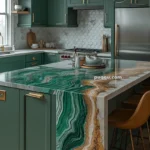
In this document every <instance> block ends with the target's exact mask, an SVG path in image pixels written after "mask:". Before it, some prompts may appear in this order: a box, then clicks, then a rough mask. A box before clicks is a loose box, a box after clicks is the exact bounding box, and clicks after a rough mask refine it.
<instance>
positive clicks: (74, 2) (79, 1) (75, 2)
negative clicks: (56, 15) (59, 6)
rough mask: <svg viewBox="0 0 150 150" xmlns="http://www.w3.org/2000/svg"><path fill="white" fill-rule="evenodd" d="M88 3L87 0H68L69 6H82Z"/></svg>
mask: <svg viewBox="0 0 150 150" xmlns="http://www.w3.org/2000/svg"><path fill="white" fill-rule="evenodd" d="M85 3H86V0H68V6H70V7H72V6H82V5H84V4H85Z"/></svg>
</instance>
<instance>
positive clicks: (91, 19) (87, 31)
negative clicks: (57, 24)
mask: <svg viewBox="0 0 150 150" xmlns="http://www.w3.org/2000/svg"><path fill="white" fill-rule="evenodd" d="M103 13H104V12H103V10H78V23H79V26H78V27H76V28H50V27H49V28H33V29H32V30H33V32H35V33H36V36H37V40H44V41H46V42H55V44H56V47H57V48H73V47H74V46H76V47H80V48H95V49H100V48H102V36H103V34H105V35H108V36H109V37H110V36H111V29H106V28H104V14H103ZM17 22H18V21H17V16H15V17H14V23H15V26H14V28H15V30H14V32H15V37H14V42H15V46H16V48H17V49H20V48H21V49H22V48H27V42H26V34H27V32H28V31H29V29H27V28H18V27H17ZM109 39H110V38H109Z"/></svg>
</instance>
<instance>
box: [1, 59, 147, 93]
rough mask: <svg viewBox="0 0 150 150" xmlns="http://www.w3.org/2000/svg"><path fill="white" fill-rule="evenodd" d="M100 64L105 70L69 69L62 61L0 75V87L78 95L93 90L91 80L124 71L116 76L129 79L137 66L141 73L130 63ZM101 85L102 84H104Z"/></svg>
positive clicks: (108, 61) (107, 61) (133, 63)
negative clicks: (67, 92)
mask: <svg viewBox="0 0 150 150" xmlns="http://www.w3.org/2000/svg"><path fill="white" fill-rule="evenodd" d="M103 61H104V62H105V63H106V66H107V67H106V68H105V69H95V70H93V69H74V68H72V65H71V61H68V60H66V61H62V62H58V63H52V64H48V65H41V66H37V67H31V68H25V69H21V70H16V71H11V72H5V73H0V85H3V86H8V87H13V88H19V89H25V90H30V91H35V92H43V93H50V92H51V91H53V90H63V91H69V92H77V93H82V92H83V91H84V90H86V89H91V88H93V87H95V86H96V83H95V82H96V80H94V77H95V76H98V77H102V76H108V75H111V76H115V75H117V73H118V72H119V71H123V70H125V69H126V70H127V69H128V70H127V72H125V73H124V74H123V73H121V72H119V73H118V75H119V74H120V75H123V76H127V75H129V76H133V75H132V72H131V71H130V69H132V71H133V69H137V67H138V66H139V67H140V68H139V69H141V66H140V65H138V64H140V63H143V62H140V61H131V60H111V59H103ZM146 64H147V65H146ZM145 65H146V66H147V67H148V65H149V62H145ZM143 71H144V70H143ZM130 74H131V75H130ZM141 74H142V73H141ZM129 76H128V78H129ZM86 81H88V82H86ZM101 81H102V82H106V80H101ZM107 81H108V82H107V84H108V86H109V83H110V81H114V79H109V80H107ZM117 81H119V80H117ZM123 81H124V80H123ZM126 81H127V80H126ZM93 83H95V84H93ZM115 84H116V83H115ZM111 85H112V84H110V88H111V87H112V86H111ZM103 88H105V87H103Z"/></svg>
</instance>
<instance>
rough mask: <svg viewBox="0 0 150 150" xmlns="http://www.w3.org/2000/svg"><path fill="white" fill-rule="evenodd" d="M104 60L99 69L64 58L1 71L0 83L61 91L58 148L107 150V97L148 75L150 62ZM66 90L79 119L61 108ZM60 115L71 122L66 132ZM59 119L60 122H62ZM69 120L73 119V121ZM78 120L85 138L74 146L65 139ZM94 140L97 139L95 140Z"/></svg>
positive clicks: (29, 88)
mask: <svg viewBox="0 0 150 150" xmlns="http://www.w3.org/2000/svg"><path fill="white" fill-rule="evenodd" d="M103 62H105V63H106V68H105V69H97V70H96V69H95V70H89V69H81V68H80V69H74V68H72V65H71V61H62V62H58V63H53V64H48V65H42V66H37V67H32V68H25V69H21V70H16V71H11V72H6V73H0V85H1V86H7V87H13V88H18V89H25V90H30V91H34V92H43V93H50V94H58V95H57V98H56V106H57V112H56V117H57V131H56V133H57V137H56V138H57V148H56V150H61V149H64V147H65V148H66V147H67V150H70V149H75V150H81V149H85V150H93V149H94V148H95V149H96V150H104V149H106V150H107V149H108V145H107V143H108V137H107V132H108V123H107V116H108V100H111V99H112V98H113V97H115V96H117V95H119V94H120V93H122V92H124V91H126V90H127V89H129V88H131V87H133V86H134V85H136V84H138V83H140V82H142V81H143V80H145V79H147V78H149V77H150V62H142V61H131V60H119V59H118V60H111V59H104V60H103ZM64 92H65V93H72V95H71V96H70V97H69V98H68V99H67V97H66V99H67V100H68V103H69V102H70V103H69V104H70V107H72V109H73V112H76V115H77V116H78V118H76V117H75V118H74V116H73V115H74V113H73V112H72V113H71V114H70V115H69V116H68V115H67V113H66V116H64V114H63V111H64V110H65V109H67V107H65V106H64V108H63V110H62V104H64V102H63V98H62V95H65V94H64ZM62 93H63V94H62ZM59 94H60V95H59ZM77 95H81V96H82V98H81V97H77ZM63 97H64V96H63ZM69 100H70V101H69ZM73 106H74V107H73ZM75 106H76V107H75ZM78 109H79V110H78ZM80 109H81V110H82V111H80ZM66 111H67V110H66ZM78 111H79V112H78ZM81 112H82V113H81ZM62 114H63V117H62V116H61V115H62ZM80 115H82V117H83V119H81V116H80ZM61 117H62V118H64V117H65V119H63V120H67V121H68V122H69V126H66V129H65V130H66V131H67V132H66V133H64V132H62V130H59V129H62V126H63V123H64V124H65V121H64V122H63V120H62V118H61ZM60 118H61V120H62V122H61V123H59V121H60ZM73 118H74V119H73ZM70 119H71V120H72V119H73V120H72V121H70ZM78 119H79V120H80V121H81V120H82V121H83V122H81V124H79V125H78V126H79V127H80V128H79V130H80V129H81V130H80V133H82V135H80V133H78V132H79V130H77V129H78V128H76V131H75V133H77V134H76V136H77V135H79V137H78V138H81V137H84V136H85V137H84V138H81V139H80V142H77V143H76V142H73V143H76V144H75V145H74V144H73V143H72V145H65V142H66V139H67V138H69V135H70V132H73V131H72V130H74V125H75V122H76V121H79V120H78ZM70 126H71V127H70ZM63 127H64V126H63ZM81 131H82V132H81ZM62 138H63V140H62ZM95 141H97V142H96V143H95ZM62 147H63V148H62Z"/></svg>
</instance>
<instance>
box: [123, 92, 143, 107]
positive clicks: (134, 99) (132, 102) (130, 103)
mask: <svg viewBox="0 0 150 150" xmlns="http://www.w3.org/2000/svg"><path fill="white" fill-rule="evenodd" d="M141 98H142V95H137V94H135V95H132V96H130V97H129V98H128V100H126V101H124V102H122V104H123V107H125V108H128V107H129V108H132V107H136V106H137V105H138V104H139V102H140V99H141Z"/></svg>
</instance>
